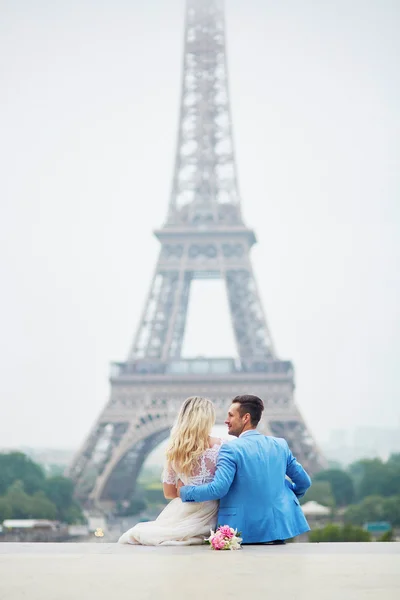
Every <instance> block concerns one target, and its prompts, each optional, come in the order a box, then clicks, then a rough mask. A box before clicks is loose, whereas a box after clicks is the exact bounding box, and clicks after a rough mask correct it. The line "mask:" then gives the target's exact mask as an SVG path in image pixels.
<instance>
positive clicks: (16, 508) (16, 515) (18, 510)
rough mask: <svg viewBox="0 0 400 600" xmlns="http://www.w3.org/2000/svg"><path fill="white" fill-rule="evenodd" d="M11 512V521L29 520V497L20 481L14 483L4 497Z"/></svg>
mask: <svg viewBox="0 0 400 600" xmlns="http://www.w3.org/2000/svg"><path fill="white" fill-rule="evenodd" d="M5 498H6V500H7V501H8V502H9V504H10V506H11V510H12V514H11V517H10V518H11V519H29V518H30V497H29V496H28V494H27V493H26V492H25V490H24V484H23V483H22V481H15V482H14V483H13V484H12V485H11V486H10V487H9V488H8V490H7V494H6V495H5Z"/></svg>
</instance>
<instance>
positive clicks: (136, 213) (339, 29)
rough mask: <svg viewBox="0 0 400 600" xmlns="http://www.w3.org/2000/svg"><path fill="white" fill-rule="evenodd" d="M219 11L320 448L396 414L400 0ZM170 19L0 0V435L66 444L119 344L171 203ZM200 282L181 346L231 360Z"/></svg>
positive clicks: (260, 224)
mask: <svg viewBox="0 0 400 600" xmlns="http://www.w3.org/2000/svg"><path fill="white" fill-rule="evenodd" d="M226 13H227V37H228V59H229V71H230V83H231V86H230V87H231V101H232V112H233V120H234V136H235V143H236V152H237V158H238V172H239V182H240V192H241V196H242V199H243V211H244V216H245V219H246V223H247V224H248V225H249V226H253V227H254V228H255V230H256V233H257V236H258V240H259V243H258V245H257V246H256V247H255V248H254V250H253V260H254V268H255V272H256V276H257V278H258V282H259V287H260V291H261V296H262V300H263V303H264V305H265V309H266V314H267V318H268V322H269V325H270V328H271V330H272V334H273V337H274V341H275V344H276V347H277V350H278V353H279V356H280V357H282V358H285V359H286V358H288V359H291V360H293V361H294V364H295V367H296V380H297V391H296V398H297V402H298V405H299V407H300V410H301V411H302V413H303V415H304V417H305V419H306V421H307V423H308V424H309V426H310V428H311V429H312V431H313V433H314V435H315V437H316V438H317V440H319V441H324V440H325V439H326V438H327V437H328V436H329V433H330V431H331V430H333V429H336V428H344V429H348V430H353V429H354V428H356V427H360V426H368V425H371V426H383V427H392V426H398V425H399V424H400V408H399V399H400V368H399V357H400V325H399V322H400V319H399V316H400V315H399V312H400V309H399V307H400V277H399V259H400V238H399V233H400V232H399V229H400V228H399V225H400V199H399V188H400V185H399V184H400V176H399V173H400V168H399V167H400V165H399V155H400V152H399V133H400V131H399V129H400V126H399V125H400V119H399V116H400V110H399V107H400V76H399V68H398V65H399V58H400V56H399V55H400V36H399V35H398V32H399V28H400V18H399V17H400V3H399V2H398V1H397V0H351V1H349V0H326V1H324V2H317V1H316V0H279V1H278V0H275V1H273V0H246V1H244V0H240V1H239V0H226ZM183 16H184V0H168V1H167V0H147V1H146V2H143V1H138V0H129V1H128V0H112V1H111V0H107V1H99V0H69V1H68V2H66V1H65V0H18V1H15V0H0V86H1V94H0V130H1V136H0V162H1V167H2V168H1V171H2V175H1V177H0V202H1V221H0V246H1V247H0V250H1V254H0V281H1V296H0V333H1V335H0V339H1V344H0V365H1V379H0V385H1V397H0V398H1V400H0V402H1V412H0V446H18V445H31V446H54V447H67V448H73V447H75V446H76V445H78V444H80V443H81V442H82V440H83V438H84V437H85V435H86V434H87V432H88V430H89V428H90V427H91V425H92V424H93V422H94V420H95V419H96V417H97V416H98V414H99V412H100V411H101V409H102V407H103V405H104V403H105V402H106V401H107V397H108V392H109V388H108V364H109V362H110V361H112V360H123V359H124V358H125V357H126V355H127V353H128V350H129V347H130V344H131V342H132V338H133V335H134V332H135V328H136V325H137V322H138V319H139V317H140V313H141V310H142V305H143V301H144V298H145V296H146V293H147V288H148V285H149V282H150V278H151V274H152V270H153V267H154V264H155V261H156V258H157V252H158V242H157V241H156V239H155V238H154V237H153V236H152V230H153V229H154V228H156V227H159V226H160V225H162V223H163V220H164V217H165V214H166V209H167V203H168V199H169V192H170V184H171V179H172V171H173V163H174V152H175V139H176V129H177V122H178V106H179V94H180V79H181V73H180V68H181V63H182V57H181V54H182V50H183V44H182V42H183ZM196 292H197V294H196V298H197V301H195V300H193V303H192V304H191V306H190V314H191V317H192V319H191V322H190V328H189V330H188V336H187V340H186V342H187V343H186V344H185V352H186V354H188V355H189V354H191V355H195V354H208V355H213V354H216V355H227V354H232V353H233V352H234V348H233V347H232V346H233V344H232V334H231V331H230V329H229V328H230V323H229V320H228V316H227V311H226V306H225V304H224V302H225V299H224V296H223V294H222V291H221V289H216V288H215V286H209V287H207V286H205V287H204V286H203V288H202V289H200V288H198V289H197V290H196ZM217 292H218V293H217ZM220 292H221V293H220ZM210 306H213V307H214V308H215V311H214V312H213V313H211V311H210V310H209V307H210ZM206 307H207V312H206ZM206 319H208V320H206ZM216 332H218V334H216ZM193 392H194V393H195V392H196V390H193Z"/></svg>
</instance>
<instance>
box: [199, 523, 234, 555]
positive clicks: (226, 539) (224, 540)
mask: <svg viewBox="0 0 400 600" xmlns="http://www.w3.org/2000/svg"><path fill="white" fill-rule="evenodd" d="M240 535H241V534H240V532H239V533H238V531H237V529H232V527H229V525H220V526H219V527H217V530H216V531H213V530H212V529H211V535H210V537H209V538H207V539H205V540H204V541H205V542H206V543H207V544H210V548H211V550H239V549H240V548H241V546H240V544H241V542H242V538H241V537H240Z"/></svg>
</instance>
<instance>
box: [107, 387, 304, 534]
mask: <svg viewBox="0 0 400 600" xmlns="http://www.w3.org/2000/svg"><path fill="white" fill-rule="evenodd" d="M263 410H264V404H263V402H262V400H261V399H260V398H258V397H257V396H251V395H244V396H237V397H236V398H234V399H233V400H232V404H231V406H230V408H229V411H228V416H227V419H226V425H227V426H228V433H229V434H230V435H232V436H235V438H236V439H234V440H232V441H222V440H221V439H218V438H214V437H211V435H210V433H211V430H212V428H213V426H214V424H215V408H214V405H213V403H212V402H211V401H210V400H207V399H205V398H200V397H192V398H188V399H187V400H185V402H184V403H183V405H182V407H181V409H180V411H179V414H178V418H177V421H176V423H175V425H174V427H173V429H172V432H171V437H170V440H169V445H168V448H167V452H166V457H167V462H166V465H165V468H164V471H163V475H162V481H163V486H164V495H165V497H166V498H167V499H169V500H171V502H170V503H169V504H168V505H167V506H166V507H165V509H164V510H163V511H162V512H161V514H160V515H159V516H158V517H157V519H156V520H155V521H150V522H147V523H138V524H137V525H135V526H134V527H133V528H132V529H129V531H127V532H126V533H124V534H123V535H122V536H121V537H120V539H119V543H120V544H141V545H144V546H190V545H195V544H202V543H204V539H205V538H207V537H208V536H209V535H210V530H211V529H212V530H214V529H215V526H216V524H217V523H218V524H219V525H228V526H229V527H232V528H233V529H237V530H238V531H240V532H241V537H242V540H243V544H268V543H274V544H282V543H284V541H285V540H286V539H289V538H293V537H295V536H297V535H300V534H302V533H305V532H306V531H309V529H310V528H309V526H308V523H307V521H306V519H305V517H304V515H303V511H302V509H301V507H300V504H299V498H300V497H301V496H303V495H304V494H305V492H306V490H307V489H308V488H309V487H310V485H311V480H310V477H309V476H308V474H307V473H306V471H305V470H304V469H303V467H302V466H301V465H300V464H299V463H298V462H297V460H296V459H295V458H294V456H293V454H292V452H291V451H290V449H289V446H288V444H287V442H286V441H285V440H284V439H282V438H275V437H270V436H264V435H262V434H260V433H259V432H258V431H257V425H258V423H259V421H260V419H261V415H262V411H263ZM288 478H289V479H288Z"/></svg>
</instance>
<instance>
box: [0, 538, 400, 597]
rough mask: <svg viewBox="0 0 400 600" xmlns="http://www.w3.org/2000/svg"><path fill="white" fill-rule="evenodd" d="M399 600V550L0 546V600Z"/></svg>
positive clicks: (397, 546) (394, 546)
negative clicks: (237, 599) (211, 599)
mask: <svg viewBox="0 0 400 600" xmlns="http://www.w3.org/2000/svg"><path fill="white" fill-rule="evenodd" d="M245 596H248V597H249V598H251V600H256V599H258V598H262V599H263V600H264V599H265V598H277V599H278V600H286V599H290V600H292V599H293V600H317V599H318V600H338V599H340V600H367V599H368V600H375V599H376V600H378V599H379V600H380V599H382V600H395V599H396V600H398V598H400V543H386V544H385V543H366V544H362V543H359V544H351V543H349V544H302V543H297V544H287V545H286V546H246V547H245V548H244V549H243V550H240V551H238V552H213V551H211V550H210V549H209V548H207V547H203V546H191V547H184V548H181V547H163V548H155V547H142V546H120V545H118V544H107V543H102V542H98V543H96V542H95V543H92V544H19V543H7V544H6V543H3V544H1V543H0V599H1V600H23V599H24V600H25V599H29V600H81V599H82V600H92V599H93V600H94V599H96V600H106V599H107V600H119V598H121V599H125V598H131V599H132V600H142V599H143V600H147V599H152V600H153V599H155V600H156V599H158V598H160V599H162V600H170V599H171V600H172V599H173V600H180V599H181V598H184V599H186V598H187V599H188V600H197V599H199V600H200V599H201V600H204V599H205V598H209V597H216V598H218V600H224V599H225V598H226V599H229V600H231V599H235V598H240V599H242V598H244V597H245Z"/></svg>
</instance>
